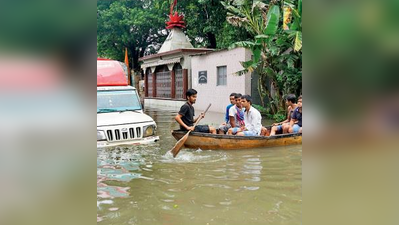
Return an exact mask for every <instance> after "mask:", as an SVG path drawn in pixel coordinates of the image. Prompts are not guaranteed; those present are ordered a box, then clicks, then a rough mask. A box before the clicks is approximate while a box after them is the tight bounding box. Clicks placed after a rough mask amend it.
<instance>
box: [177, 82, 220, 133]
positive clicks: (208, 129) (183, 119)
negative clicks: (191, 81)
mask: <svg viewBox="0 0 399 225" xmlns="http://www.w3.org/2000/svg"><path fill="white" fill-rule="evenodd" d="M186 98H187V102H186V103H185V104H184V105H182V107H181V108H180V111H179V113H178V114H177V115H176V116H175V120H176V121H177V122H178V123H179V124H180V129H181V130H187V131H188V130H192V131H194V132H201V133H212V134H216V129H215V128H214V127H212V126H208V125H197V126H195V127H194V123H195V122H197V120H199V118H201V117H202V118H204V116H205V115H204V113H201V115H199V116H198V117H197V118H196V119H194V116H195V115H194V107H193V104H194V103H195V102H196V101H197V91H196V90H194V89H188V90H187V92H186Z"/></svg>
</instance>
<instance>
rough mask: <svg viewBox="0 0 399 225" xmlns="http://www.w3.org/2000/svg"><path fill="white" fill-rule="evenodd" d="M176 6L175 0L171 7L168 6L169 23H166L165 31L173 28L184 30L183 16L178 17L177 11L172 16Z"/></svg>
mask: <svg viewBox="0 0 399 225" xmlns="http://www.w3.org/2000/svg"><path fill="white" fill-rule="evenodd" d="M176 5H177V0H174V1H173V3H172V5H171V6H170V13H169V21H168V22H166V25H167V26H166V28H167V29H172V28H174V27H179V28H185V27H186V23H185V22H184V21H183V20H184V16H183V15H179V14H178V12H177V10H176V11H175V13H174V14H173V9H174V7H175V6H176Z"/></svg>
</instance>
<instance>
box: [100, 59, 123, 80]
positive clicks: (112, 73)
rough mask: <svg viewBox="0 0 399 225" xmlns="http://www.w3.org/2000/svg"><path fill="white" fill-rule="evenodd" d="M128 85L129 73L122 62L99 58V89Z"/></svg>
mask: <svg viewBox="0 0 399 225" xmlns="http://www.w3.org/2000/svg"><path fill="white" fill-rule="evenodd" d="M127 85H128V80H127V73H126V72H125V71H124V69H123V67H122V63H121V62H119V61H116V60H107V59H101V58H97V87H98V86H127Z"/></svg>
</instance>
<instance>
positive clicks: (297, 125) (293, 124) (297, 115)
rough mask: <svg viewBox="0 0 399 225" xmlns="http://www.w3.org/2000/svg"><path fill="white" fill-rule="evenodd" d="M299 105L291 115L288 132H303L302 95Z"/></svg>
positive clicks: (299, 98)
mask: <svg viewBox="0 0 399 225" xmlns="http://www.w3.org/2000/svg"><path fill="white" fill-rule="evenodd" d="M297 105H298V107H296V109H295V110H294V112H293V113H292V116H291V121H290V128H289V129H288V133H302V95H301V96H299V97H298V104H297Z"/></svg>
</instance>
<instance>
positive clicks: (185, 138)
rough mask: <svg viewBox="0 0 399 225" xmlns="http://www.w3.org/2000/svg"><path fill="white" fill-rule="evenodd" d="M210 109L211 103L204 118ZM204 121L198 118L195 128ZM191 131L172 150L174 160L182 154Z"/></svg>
mask: <svg viewBox="0 0 399 225" xmlns="http://www.w3.org/2000/svg"><path fill="white" fill-rule="evenodd" d="M209 107H211V104H210V103H209V105H208V108H206V110H205V112H204V116H205V113H206V112H208V109H209ZM201 119H202V117H200V118H198V120H197V122H195V124H194V128H195V126H197V124H198V123H199V121H200V120H201ZM190 132H191V130H189V131H188V132H187V133H186V134H185V135H184V136H183V137H182V138H181V139H180V140H179V141H178V142H177V143H176V144H175V146H174V147H173V148H172V149H171V150H170V151H171V152H172V154H173V158H175V157H176V155H177V154H178V153H179V152H180V149H181V148H182V147H183V145H184V143H185V142H186V141H187V138H188V135H189V134H190Z"/></svg>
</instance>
